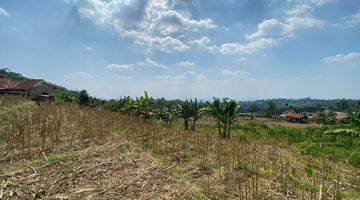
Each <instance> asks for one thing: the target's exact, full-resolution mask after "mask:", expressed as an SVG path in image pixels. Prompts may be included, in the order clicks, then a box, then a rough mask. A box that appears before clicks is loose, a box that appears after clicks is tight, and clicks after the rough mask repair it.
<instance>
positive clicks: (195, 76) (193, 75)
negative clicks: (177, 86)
mask: <svg viewBox="0 0 360 200" xmlns="http://www.w3.org/2000/svg"><path fill="white" fill-rule="evenodd" d="M156 78H157V79H161V80H167V81H190V80H196V81H203V80H206V76H205V75H204V74H199V73H197V72H195V71H186V72H184V73H182V74H179V75H174V76H156Z"/></svg>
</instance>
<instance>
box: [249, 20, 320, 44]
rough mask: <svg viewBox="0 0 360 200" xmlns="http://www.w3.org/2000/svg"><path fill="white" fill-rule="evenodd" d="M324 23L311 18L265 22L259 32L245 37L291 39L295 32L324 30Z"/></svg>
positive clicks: (259, 26) (260, 26) (259, 25)
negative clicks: (314, 29)
mask: <svg viewBox="0 0 360 200" xmlns="http://www.w3.org/2000/svg"><path fill="white" fill-rule="evenodd" d="M323 26H324V22H323V21H322V20H319V19H314V18H310V17H289V18H287V19H286V20H285V22H280V21H279V20H277V19H269V20H264V21H263V22H261V23H260V24H258V31H257V32H255V33H253V34H251V35H245V37H246V39H249V40H254V39H257V38H259V37H286V36H288V37H291V36H294V34H295V31H298V30H304V29H311V28H322V27H323Z"/></svg>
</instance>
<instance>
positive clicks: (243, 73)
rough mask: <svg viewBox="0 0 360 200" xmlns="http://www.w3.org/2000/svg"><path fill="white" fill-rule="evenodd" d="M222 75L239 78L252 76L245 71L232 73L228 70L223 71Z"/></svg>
mask: <svg viewBox="0 0 360 200" xmlns="http://www.w3.org/2000/svg"><path fill="white" fill-rule="evenodd" d="M221 74H222V75H224V76H237V77H244V76H249V75H250V73H249V72H247V71H245V70H236V71H230V70H227V69H224V70H222V72H221Z"/></svg>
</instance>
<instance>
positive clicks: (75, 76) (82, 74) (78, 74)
mask: <svg viewBox="0 0 360 200" xmlns="http://www.w3.org/2000/svg"><path fill="white" fill-rule="evenodd" d="M91 77H92V76H91V74H89V73H87V72H74V73H70V74H68V75H66V78H68V79H78V80H86V79H88V78H91Z"/></svg>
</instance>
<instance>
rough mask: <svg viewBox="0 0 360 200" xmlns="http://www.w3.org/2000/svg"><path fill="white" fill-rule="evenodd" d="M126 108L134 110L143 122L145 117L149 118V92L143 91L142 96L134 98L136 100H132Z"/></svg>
mask: <svg viewBox="0 0 360 200" xmlns="http://www.w3.org/2000/svg"><path fill="white" fill-rule="evenodd" d="M130 102H131V104H130V105H129V107H128V108H127V109H128V110H135V111H136V112H137V114H138V115H139V116H140V117H141V119H142V120H143V123H145V122H146V119H148V118H150V115H151V110H152V108H151V99H150V98H149V94H148V93H147V92H146V91H144V96H142V97H140V98H136V101H134V102H132V101H130Z"/></svg>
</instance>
